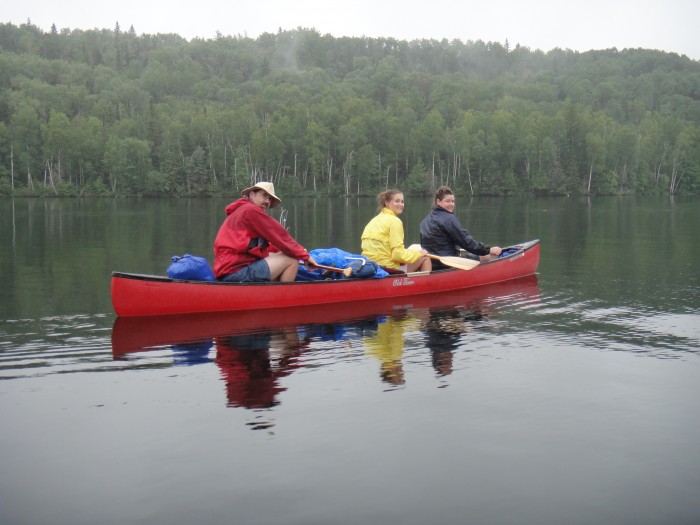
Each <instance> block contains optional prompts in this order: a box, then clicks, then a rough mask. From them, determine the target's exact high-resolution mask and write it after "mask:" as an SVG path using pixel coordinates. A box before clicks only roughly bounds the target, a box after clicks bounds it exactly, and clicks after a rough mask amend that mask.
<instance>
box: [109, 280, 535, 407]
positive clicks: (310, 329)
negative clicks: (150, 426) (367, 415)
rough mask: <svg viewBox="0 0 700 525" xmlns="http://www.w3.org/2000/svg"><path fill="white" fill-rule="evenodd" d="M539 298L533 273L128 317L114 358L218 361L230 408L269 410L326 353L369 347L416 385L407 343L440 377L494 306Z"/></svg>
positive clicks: (401, 379) (384, 375)
mask: <svg viewBox="0 0 700 525" xmlns="http://www.w3.org/2000/svg"><path fill="white" fill-rule="evenodd" d="M403 300H406V298H403ZM537 300H539V287H538V284H537V277H536V276H534V275H533V276H529V277H525V278H522V279H516V280H512V281H507V282H504V283H498V284H494V285H488V286H482V287H478V288H472V289H469V290H461V291H458V292H454V293H452V292H443V293H440V294H435V295H432V294H430V295H422V296H416V297H412V298H411V303H410V304H407V303H403V304H398V302H399V301H401V299H396V298H394V299H390V300H387V301H386V302H381V301H368V302H366V303H358V302H355V303H348V304H338V305H326V306H311V307H304V308H294V309H284V310H260V311H249V312H228V313H219V314H195V315H169V316H160V317H118V318H117V319H116V320H115V323H114V327H113V330H112V353H113V356H114V359H119V360H127V361H128V360H129V359H131V358H130V357H129V356H130V355H132V354H133V353H137V352H144V351H153V350H158V349H160V350H162V349H164V348H170V349H171V350H172V353H173V364H174V365H192V364H198V363H211V362H212V361H214V362H215V363H216V364H217V366H218V367H219V369H220V371H221V377H222V379H223V380H224V382H225V384H226V398H227V405H228V406H231V407H243V408H248V409H261V408H269V407H273V406H275V405H277V404H279V402H280V401H279V395H280V393H282V392H284V390H285V387H283V386H281V384H280V380H281V379H282V378H284V377H287V376H289V375H290V374H291V373H292V372H294V371H295V370H297V369H299V368H302V367H303V366H304V360H303V357H304V354H307V355H308V357H309V359H313V358H312V357H311V356H312V355H313V352H315V351H316V350H318V349H319V348H321V349H324V350H327V349H329V348H331V349H332V348H335V347H336V346H337V347H338V348H341V347H342V348H343V349H344V350H347V348H348V347H352V346H355V347H356V348H357V347H358V346H359V345H361V346H362V348H363V349H364V354H365V355H367V356H370V357H371V358H372V359H378V360H379V362H380V378H381V380H382V381H383V382H386V383H388V384H390V385H392V386H397V385H404V384H405V383H406V377H405V372H404V368H403V360H404V346H405V345H407V344H408V345H411V346H412V347H413V348H412V350H417V351H418V352H420V349H422V348H428V349H429V350H430V353H431V361H432V366H433V368H434V370H435V372H436V375H437V376H438V377H443V376H447V375H449V374H451V373H452V369H453V359H454V357H453V356H454V352H455V350H461V349H463V348H465V347H468V345H469V340H468V338H465V337H464V334H465V332H468V331H470V330H473V329H474V328H475V327H476V326H477V325H478V323H479V322H482V321H485V320H487V319H488V315H489V314H488V312H489V310H491V309H492V308H493V306H494V305H496V304H499V303H502V304H510V303H512V304H516V303H518V304H527V303H529V302H532V301H537ZM460 346H461V347H462V348H460ZM212 349H214V355H213V357H210V355H211V350H212ZM361 351H362V350H361ZM342 358H343V357H341V356H338V359H342Z"/></svg>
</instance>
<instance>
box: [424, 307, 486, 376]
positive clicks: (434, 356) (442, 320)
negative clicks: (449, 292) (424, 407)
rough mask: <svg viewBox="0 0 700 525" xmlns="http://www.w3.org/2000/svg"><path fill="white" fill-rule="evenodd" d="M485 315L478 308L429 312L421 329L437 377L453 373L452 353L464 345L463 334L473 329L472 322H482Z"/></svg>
mask: <svg viewBox="0 0 700 525" xmlns="http://www.w3.org/2000/svg"><path fill="white" fill-rule="evenodd" d="M485 318H486V315H485V314H484V313H483V312H482V311H481V309H480V308H474V309H473V310H468V311H463V310H454V309H449V310H445V309H434V310H430V312H429V315H428V318H427V320H426V321H425V323H424V326H423V329H424V332H425V335H426V346H427V347H428V348H429V349H430V357H431V360H432V365H433V369H434V370H435V372H436V374H437V375H438V376H439V377H444V376H447V375H450V374H451V373H452V371H453V361H454V351H455V350H457V349H458V347H459V345H460V344H465V343H466V341H465V340H464V339H463V336H464V334H465V333H468V332H470V331H471V330H473V329H474V324H473V323H474V322H478V321H482V320H484V319H485Z"/></svg>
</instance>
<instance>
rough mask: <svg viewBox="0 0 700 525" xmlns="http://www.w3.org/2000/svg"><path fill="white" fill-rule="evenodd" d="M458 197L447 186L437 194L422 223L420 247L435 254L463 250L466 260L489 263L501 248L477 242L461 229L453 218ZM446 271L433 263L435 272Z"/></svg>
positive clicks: (449, 253) (448, 254)
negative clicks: (433, 204)
mask: <svg viewBox="0 0 700 525" xmlns="http://www.w3.org/2000/svg"><path fill="white" fill-rule="evenodd" d="M454 209H455V196H454V193H453V192H452V190H451V189H450V188H448V187H447V186H440V187H439V188H438V189H437V191H436V192H435V206H434V207H433V209H432V210H431V211H430V213H429V214H428V215H427V216H426V217H425V219H423V221H422V222H421V223H420V244H421V247H422V248H423V249H424V250H426V251H427V252H428V253H431V254H434V255H440V256H442V257H446V256H459V255H461V254H460V249H462V250H466V252H467V254H466V257H467V258H469V259H474V260H477V261H479V260H480V261H482V262H485V261H489V260H491V259H495V258H496V257H498V256H499V255H500V254H501V248H499V247H498V246H489V245H488V244H484V243H481V242H479V241H477V240H476V239H475V238H474V237H472V236H471V234H470V233H469V232H468V231H467V230H466V229H465V228H464V227H463V226H462V224H461V223H460V222H459V219H458V218H457V217H455V215H454ZM442 268H445V266H444V265H442V264H440V262H439V261H433V270H438V269H442Z"/></svg>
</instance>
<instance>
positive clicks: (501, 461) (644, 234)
mask: <svg viewBox="0 0 700 525" xmlns="http://www.w3.org/2000/svg"><path fill="white" fill-rule="evenodd" d="M225 205H226V201H219V200H201V201H197V200H173V201H168V200H165V201H161V200H104V201H101V200H90V201H84V200H14V201H13V200H1V201H0V213H2V217H3V220H2V221H1V222H0V242H2V246H3V250H2V253H1V254H0V268H1V269H2V270H3V272H4V275H5V276H6V279H5V285H4V286H3V288H2V292H1V293H2V301H0V379H2V381H0V416H2V421H3V425H2V426H1V427H0V472H2V474H0V521H1V522H2V523H30V524H34V523H36V524H43V523H54V524H63V523H65V524H92V523H115V524H117V523H118V524H125V523H170V524H178V523H182V524H189V523H196V522H202V523H241V524H243V523H245V524H275V523H279V524H313V523H319V524H327V523H338V524H343V523H347V524H355V523H402V524H406V523H408V524H412V523H416V524H419V523H420V524H424V523H427V522H437V523H460V524H461V523H479V524H498V525H503V524H510V523H513V524H516V523H517V524H520V523H541V524H561V523H571V524H578V523H580V524H589V523H634V524H657V523H674V524H685V523H687V524H691V523H692V524H695V523H698V522H700V506H699V505H698V503H697V494H698V493H700V456H698V453H697V443H698V442H700V422H699V421H698V418H697V414H698V413H700V395H698V394H700V392H699V388H700V387H698V385H699V384H700V360H699V359H698V357H699V356H698V348H699V347H700V307H699V305H700V302H699V300H698V297H699V294H698V292H699V291H700V283H699V277H700V272H698V271H697V261H698V260H700V253H699V252H700V248H698V243H697V242H696V241H697V233H696V232H697V225H698V224H700V202H699V201H697V200H692V199H675V200H669V199H668V198H648V199H647V198H645V199H639V198H637V199H632V198H629V199H617V198H599V199H590V200H588V199H541V200H515V199H477V200H473V201H471V202H469V201H466V200H464V201H460V200H458V208H457V214H458V215H459V216H460V218H461V219H462V221H463V222H464V223H465V225H467V226H468V227H469V228H470V229H471V230H472V231H473V233H474V234H475V236H476V237H477V238H478V239H480V240H483V241H484V242H488V243H492V244H496V243H500V244H503V245H505V244H508V243H514V242H518V241H522V240H529V239H533V238H539V239H541V241H542V261H541V264H540V268H539V273H538V275H537V276H535V277H533V278H528V279H522V280H518V281H513V282H511V283H503V284H500V285H494V286H489V287H484V288H481V289H475V290H470V291H465V292H458V293H449V294H442V295H439V296H434V297H433V296H431V297H424V298H412V299H405V298H404V299H402V300H401V301H400V302H398V303H394V302H392V301H386V302H374V303H373V304H367V305H362V307H357V308H352V307H333V308H324V309H321V310H320V311H319V310H318V309H316V310H312V311H308V312H300V311H296V312H288V313H285V314H282V313H277V314H274V315H264V314H263V315H261V316H255V315H250V316H248V317H246V318H245V319H244V320H243V319H241V318H240V316H237V315H233V314H221V315H217V316H194V317H193V316H184V317H182V318H177V319H173V320H170V321H167V320H166V321H159V322H156V321H153V320H151V321H144V320H141V321H139V320H123V319H119V320H117V319H115V316H114V314H113V312H112V310H111V305H110V301H109V275H110V272H111V271H112V270H120V271H133V272H139V273H161V274H162V273H164V271H165V268H166V267H167V264H168V262H169V258H170V257H171V256H172V255H176V254H182V253H194V254H197V255H205V256H209V257H211V243H212V241H213V237H214V235H215V233H216V230H217V228H218V226H219V223H220V221H221V220H222V219H223V212H222V210H223V207H224V206H225ZM284 205H285V207H286V209H287V215H286V225H287V227H288V228H289V229H290V231H291V232H292V233H293V234H294V235H295V236H296V237H297V238H298V239H299V240H300V242H302V244H304V245H305V246H307V247H308V248H316V247H328V246H339V247H342V248H344V249H347V250H350V251H354V250H357V249H359V233H360V232H361V229H362V227H363V225H364V223H365V222H366V221H367V220H369V218H370V217H371V216H372V214H373V208H374V203H373V202H372V201H371V200H357V199H353V200H345V199H342V200H341V199H338V200H331V201H329V202H328V201H325V200H323V201H322V200H310V199H297V200H294V199H285V202H284ZM427 206H428V203H427V202H426V201H425V200H423V199H409V200H408V201H407V209H406V213H405V216H404V219H405V226H406V234H407V241H408V240H410V239H411V237H413V238H416V236H417V224H418V222H419V221H420V219H421V218H422V216H423V215H424V213H425V211H426V210H427Z"/></svg>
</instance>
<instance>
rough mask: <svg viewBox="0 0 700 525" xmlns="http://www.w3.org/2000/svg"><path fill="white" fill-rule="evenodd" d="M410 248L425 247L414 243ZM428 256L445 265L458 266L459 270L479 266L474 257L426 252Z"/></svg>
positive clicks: (417, 249)
mask: <svg viewBox="0 0 700 525" xmlns="http://www.w3.org/2000/svg"><path fill="white" fill-rule="evenodd" d="M408 249H409V250H416V251H421V250H422V249H423V248H422V247H421V246H420V244H412V245H411V246H409V247H408ZM426 255H427V257H430V258H431V259H435V260H436V261H440V262H441V263H442V264H444V265H445V266H449V267H451V268H457V269H459V270H471V269H472V268H475V267H477V266H479V264H480V263H479V261H473V260H472V259H465V258H464V257H455V256H449V255H448V256H440V255H433V254H432V253H428V254H426Z"/></svg>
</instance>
